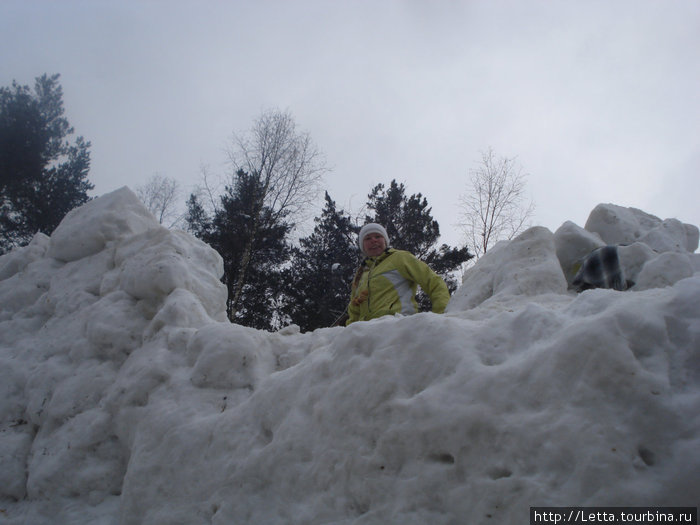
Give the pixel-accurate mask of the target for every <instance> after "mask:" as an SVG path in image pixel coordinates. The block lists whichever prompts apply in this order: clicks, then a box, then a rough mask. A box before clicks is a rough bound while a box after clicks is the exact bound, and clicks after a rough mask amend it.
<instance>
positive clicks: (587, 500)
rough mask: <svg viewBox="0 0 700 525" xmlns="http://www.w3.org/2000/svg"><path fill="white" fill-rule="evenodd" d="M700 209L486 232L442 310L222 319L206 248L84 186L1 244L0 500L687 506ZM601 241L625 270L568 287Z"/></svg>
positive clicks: (32, 503) (472, 513) (367, 517)
mask: <svg viewBox="0 0 700 525" xmlns="http://www.w3.org/2000/svg"><path fill="white" fill-rule="evenodd" d="M697 232H698V230H697V228H695V227H693V226H689V225H683V224H681V223H679V222H678V221H675V220H667V221H661V220H660V219H657V218H655V217H652V216H649V215H647V214H644V213H643V212H640V211H639V210H632V209H626V208H618V207H615V206H612V205H604V206H600V207H598V208H596V210H594V212H593V213H592V214H591V219H589V221H588V223H587V225H586V228H585V229H583V228H580V227H578V226H576V225H574V224H572V223H566V224H565V225H563V226H562V227H561V228H560V229H559V230H558V231H557V232H556V233H552V232H550V231H548V230H546V229H544V228H533V229H531V230H528V231H527V232H525V233H524V234H522V235H521V236H520V237H519V238H517V239H515V240H514V241H512V242H510V243H502V244H500V245H498V246H496V247H494V248H493V249H492V251H490V252H489V253H487V255H486V256H484V257H483V258H482V259H481V260H480V261H479V263H478V264H477V265H476V266H475V267H474V268H472V269H471V270H470V271H469V272H468V273H467V274H466V275H465V281H464V284H463V286H462V287H461V288H460V289H459V290H458V291H457V293H456V294H455V296H454V297H453V300H452V302H451V303H450V306H449V308H448V312H447V313H446V314H444V315H434V314H418V315H415V316H411V317H391V318H382V319H378V320H375V321H371V322H367V323H356V324H354V325H352V326H350V327H348V328H328V329H322V330H316V331H315V332H312V333H305V334H302V333H299V331H298V330H297V329H296V328H295V327H293V326H292V327H288V328H286V329H284V330H282V331H280V332H278V333H266V332H260V331H256V330H252V329H248V328H244V327H241V326H237V325H232V324H229V323H228V322H227V321H226V319H225V315H224V311H225V298H226V292H225V288H224V287H223V285H221V284H220V282H219V277H220V275H221V274H222V268H223V267H222V261H221V258H220V257H219V255H218V254H217V253H215V252H214V251H213V250H211V249H210V248H209V247H208V246H206V245H204V244H203V243H201V242H200V241H198V240H196V239H194V238H193V237H191V236H189V235H186V234H184V233H182V232H173V231H168V230H166V229H163V228H161V227H160V226H159V225H158V224H157V223H156V221H155V219H153V218H152V217H150V216H149V215H148V213H147V212H146V211H145V209H143V207H142V206H141V205H140V204H139V203H138V200H137V199H136V197H135V196H134V195H133V193H131V191H130V190H128V189H126V188H124V189H122V190H118V191H117V192H114V193H112V194H110V195H106V196H103V197H100V198H99V199H96V200H94V201H92V202H90V203H88V204H86V205H85V206H83V207H82V208H80V209H77V210H75V211H74V212H72V213H71V214H69V216H67V217H66V219H65V220H64V222H63V223H62V224H61V226H60V227H59V229H57V230H56V232H55V233H54V235H53V236H52V237H51V239H49V238H48V237H46V236H42V235H37V237H35V239H34V241H33V242H32V243H31V244H30V245H29V246H27V247H25V248H22V249H18V250H16V251H14V252H12V253H10V254H7V255H5V256H3V257H1V258H0V361H1V362H0V517H1V518H2V520H0V521H2V522H3V523H10V524H20V523H32V524H36V525H41V524H49V523H71V524H81V523H91V524H117V523H123V524H132V523H133V524H136V523H144V524H162V523H187V524H191V525H197V524H230V523H253V524H260V523H265V524H275V523H280V524H282V523H284V524H290V523H299V524H302V523H303V524H313V523H319V524H320V523H335V524H350V523H353V524H380V523H381V524H386V523H401V524H414V523H415V524H419V523H420V524H424V523H431V524H443V523H444V524H448V523H470V524H486V523H523V522H525V521H526V520H527V519H528V518H527V517H528V516H529V507H530V506H543V505H579V506H584V505H645V506H648V505H684V506H695V505H697V502H698V496H700V489H699V488H698V487H700V273H698V270H699V269H700V268H699V264H698V255H697V254H695V253H692V252H694V251H695V250H696V248H697V238H698V235H697ZM610 243H616V244H618V243H624V244H627V246H625V247H624V248H620V250H621V255H620V258H621V260H622V264H623V266H624V267H625V272H626V273H627V274H628V275H631V276H633V277H634V279H632V280H634V281H635V283H636V284H635V286H634V287H633V288H632V289H631V290H630V291H626V292H616V291H612V290H600V289H598V290H589V291H586V292H584V293H582V294H579V295H577V294H575V293H573V292H572V291H570V290H568V283H570V280H571V276H570V275H569V274H570V272H571V265H572V264H573V263H574V262H575V260H577V258H580V257H581V256H582V255H585V253H588V252H589V251H590V250H591V249H592V248H595V247H597V246H600V245H602V244H610ZM623 251H626V253H625V254H623Z"/></svg>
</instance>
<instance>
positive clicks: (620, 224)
mask: <svg viewBox="0 0 700 525" xmlns="http://www.w3.org/2000/svg"><path fill="white" fill-rule="evenodd" d="M585 229H586V230H588V231H589V232H595V233H597V234H598V235H600V237H601V238H602V239H603V241H604V242H605V243H606V244H631V243H633V242H636V241H640V242H643V243H645V244H647V245H648V246H649V247H650V248H652V249H653V250H655V251H657V252H666V251H683V252H685V251H687V252H694V251H695V250H697V248H698V236H699V235H700V231H699V230H698V228H697V226H694V225H691V224H683V223H681V222H680V221H678V220H677V219H666V220H665V221H662V220H661V219H659V218H658V217H655V216H654V215H651V214H649V213H646V212H643V211H642V210H638V209H636V208H623V207H622V206H616V205H614V204H599V205H598V206H596V207H595V208H594V209H593V211H592V212H591V214H590V215H589V217H588V220H587V221H586V226H585Z"/></svg>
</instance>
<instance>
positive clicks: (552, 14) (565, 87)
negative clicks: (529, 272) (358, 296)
mask: <svg viewBox="0 0 700 525" xmlns="http://www.w3.org/2000/svg"><path fill="white" fill-rule="evenodd" d="M0 48H1V49H2V53H0V85H3V86H7V85H9V84H10V83H11V82H12V80H13V79H14V80H17V82H19V83H20V84H30V85H31V84H33V82H34V78H35V77H37V76H39V75H41V74H43V73H49V74H52V73H60V74H61V85H62V87H63V91H64V102H65V107H66V115H67V117H68V119H69V121H70V122H71V124H72V125H73V126H74V127H75V130H76V134H80V135H83V136H84V137H85V138H86V139H88V140H90V141H91V142H92V148H91V154H92V169H91V172H90V180H91V181H92V182H93V183H94V184H95V190H94V192H93V194H94V195H99V194H102V193H105V192H108V191H111V190H114V189H116V188H118V187H121V186H123V185H129V186H130V187H132V188H135V187H136V186H138V185H140V184H143V182H144V181H145V180H147V179H148V178H149V177H150V176H152V175H153V174H155V173H159V174H161V175H164V176H168V177H173V178H175V179H177V180H178V181H180V183H181V185H182V187H183V189H184V191H185V192H186V193H187V192H189V191H191V190H192V188H193V187H194V185H195V184H198V183H199V182H200V167H201V166H203V165H205V166H207V167H208V169H209V170H210V172H211V173H215V174H221V175H224V174H226V173H227V172H228V171H229V168H228V167H227V165H226V159H227V157H226V154H225V150H226V148H227V146H228V144H229V143H230V139H231V136H232V134H233V133H234V132H239V133H240V132H244V131H245V130H246V129H248V128H250V126H251V125H252V123H253V121H254V120H255V119H256V118H257V117H258V116H259V115H260V113H261V112H262V111H263V110H266V109H270V108H279V109H282V110H288V111H289V112H291V113H292V115H293V116H294V118H295V120H296V123H297V125H298V127H299V129H300V130H303V131H307V132H309V134H310V135H311V137H312V139H313V140H314V142H315V143H316V145H317V146H318V148H319V149H320V150H321V151H322V152H323V153H324V155H325V157H326V160H327V163H328V165H329V166H330V167H331V168H332V171H331V172H330V173H328V174H327V176H326V177H325V185H324V186H325V189H327V190H328V191H329V192H330V194H331V196H332V197H333V198H334V199H335V200H336V201H337V202H338V204H339V205H340V206H343V207H345V208H346V209H352V210H356V209H358V208H359V207H360V206H361V205H362V204H364V202H365V201H366V195H367V193H368V192H369V191H370V189H371V188H372V187H373V186H374V185H375V184H377V183H379V182H382V183H388V182H389V181H391V179H394V178H395V179H397V180H398V181H400V182H404V183H405V184H406V187H407V191H408V193H409V194H411V193H418V192H421V193H423V195H425V196H426V197H427V198H428V202H429V203H430V204H431V205H432V206H433V214H434V216H435V217H436V219H437V220H438V221H439V222H440V225H441V229H442V232H443V239H442V240H443V241H445V242H448V243H451V244H457V243H459V242H460V241H461V240H462V234H461V233H460V231H459V227H458V226H457V223H458V222H459V221H460V209H459V196H460V195H461V194H464V193H466V192H467V191H468V178H469V171H470V169H473V168H474V167H475V166H476V165H477V164H478V161H479V159H480V157H481V153H480V152H481V151H484V150H486V149H488V148H490V147H491V148H493V150H494V151H495V153H496V154H497V155H499V156H506V157H517V161H518V163H519V164H520V165H521V166H522V168H523V171H524V172H526V173H528V174H529V177H528V186H527V189H528V192H529V195H530V197H531V198H532V199H533V200H534V202H535V204H536V206H537V209H536V215H535V218H534V223H535V224H540V225H544V226H547V227H548V228H550V229H552V230H555V229H556V228H558V227H559V226H560V225H561V224H562V223H563V222H564V221H566V220H572V221H574V222H575V223H577V224H579V225H581V226H583V225H584V224H585V221H586V218H587V217H588V214H589V212H590V211H591V210H592V209H593V207H594V206H595V205H596V204H598V203H601V202H612V203H615V204H619V205H623V206H634V207H637V208H641V209H643V210H645V211H647V212H650V213H652V214H654V215H657V216H660V217H662V218H666V217H677V218H679V219H681V220H683V221H684V222H691V223H693V224H696V225H697V224H700V205H699V204H698V202H699V200H700V199H699V196H700V2H698V1H697V0H666V1H661V0H600V1H597V0H590V1H589V0H577V1H571V0H546V1H545V0H483V1H482V0H461V1H454V0H453V1H447V0H444V1H437V0H431V1H428V0H403V1H401V0H371V1H369V0H352V1H351V0H323V1H321V0H318V1H312V0H286V1H267V0H256V1H242V0H241V1H225V2H224V1H216V2H215V1H197V2H195V1H184V0H169V1H165V0H164V1H138V2H137V1H134V0H119V1H117V0H113V1H101V0H84V1H72V0H61V1H55V0H52V1H48V0H46V1H39V0H2V2H0ZM183 200H184V198H183ZM320 205H321V201H320V200H319V207H320Z"/></svg>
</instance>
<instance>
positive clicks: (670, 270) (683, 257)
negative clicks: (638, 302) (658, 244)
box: [633, 252, 695, 290]
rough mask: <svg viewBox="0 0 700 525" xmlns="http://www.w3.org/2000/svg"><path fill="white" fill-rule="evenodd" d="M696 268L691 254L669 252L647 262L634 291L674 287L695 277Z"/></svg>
mask: <svg viewBox="0 0 700 525" xmlns="http://www.w3.org/2000/svg"><path fill="white" fill-rule="evenodd" d="M694 270H695V268H694V267H693V262H692V259H691V257H690V255H689V254H686V253H677V252H667V253H662V254H661V255H659V256H658V257H655V258H654V259H652V260H651V261H649V262H647V263H646V264H645V265H644V267H643V268H642V269H641V271H640V272H639V275H638V277H637V281H636V284H635V286H634V288H633V289H634V290H649V289H650V288H663V287H665V286H672V285H674V284H676V283H677V282H678V281H680V280H681V279H685V278H687V277H690V276H691V275H693V273H694Z"/></svg>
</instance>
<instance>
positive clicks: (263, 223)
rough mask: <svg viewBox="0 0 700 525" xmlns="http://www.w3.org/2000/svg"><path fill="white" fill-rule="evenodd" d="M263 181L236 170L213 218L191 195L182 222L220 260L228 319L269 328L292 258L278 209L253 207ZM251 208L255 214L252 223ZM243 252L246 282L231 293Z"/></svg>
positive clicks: (246, 324)
mask: <svg viewBox="0 0 700 525" xmlns="http://www.w3.org/2000/svg"><path fill="white" fill-rule="evenodd" d="M261 184H262V182H261V180H260V177H258V176H256V175H250V174H247V173H245V172H243V171H239V172H238V173H237V174H236V177H235V183H234V185H233V187H231V186H227V187H226V190H225V192H224V194H223V195H221V197H220V200H221V205H220V207H219V208H218V209H216V210H215V211H214V213H213V216H212V217H209V215H208V214H207V213H206V211H205V210H204V207H203V206H202V205H201V203H200V202H199V200H198V199H197V197H196V196H195V195H191V196H190V198H189V200H188V203H187V208H188V210H187V216H186V221H187V224H188V227H189V230H190V231H191V232H192V233H193V234H194V235H195V236H197V237H198V238H200V239H202V240H203V241H204V242H206V243H208V244H209V245H210V246H212V247H213V248H214V249H215V250H216V251H218V252H219V254H221V256H222V257H223V259H224V277H223V282H224V284H226V287H227V288H228V292H229V295H228V301H227V313H228V315H229V319H230V320H231V321H233V322H236V323H239V324H242V325H245V326H250V327H253V328H260V329H267V330H269V329H273V328H275V327H276V323H277V320H276V317H275V313H276V311H277V304H278V301H279V300H280V293H281V288H282V267H283V265H284V264H285V263H286V261H287V260H288V259H289V256H290V249H289V246H288V245H287V242H286V237H287V234H288V233H289V231H290V229H291V226H290V225H289V224H288V223H286V222H285V221H284V217H283V216H281V215H280V214H279V213H273V211H272V210H271V209H269V208H267V207H263V208H262V209H261V210H259V209H257V205H256V199H255V196H256V195H257V194H259V192H260V191H261ZM254 211H256V212H257V213H258V215H257V216H256V217H257V218H256V219H255V221H256V224H255V225H254V224H253V222H254V217H253V215H252V213H253V212H254ZM249 248H250V249H249ZM246 253H248V256H249V258H250V262H249V265H248V269H247V272H246V276H245V281H244V282H243V283H242V286H241V290H240V293H238V294H235V293H234V289H235V288H236V287H237V286H239V269H240V266H241V259H242V258H243V257H244V256H246ZM236 298H237V302H235V303H234V300H236Z"/></svg>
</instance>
